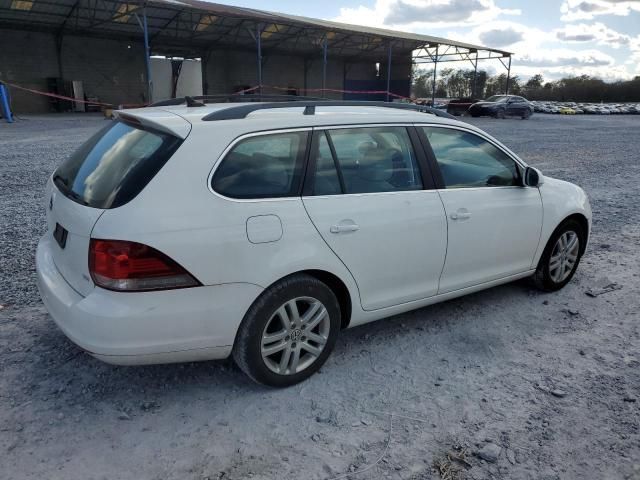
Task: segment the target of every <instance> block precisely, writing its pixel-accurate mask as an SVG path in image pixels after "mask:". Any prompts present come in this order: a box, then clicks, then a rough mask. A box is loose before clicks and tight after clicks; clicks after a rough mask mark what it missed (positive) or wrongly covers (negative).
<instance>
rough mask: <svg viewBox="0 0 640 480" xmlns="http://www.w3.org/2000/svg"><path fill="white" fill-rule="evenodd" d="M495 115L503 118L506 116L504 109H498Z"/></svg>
mask: <svg viewBox="0 0 640 480" xmlns="http://www.w3.org/2000/svg"><path fill="white" fill-rule="evenodd" d="M495 117H496V118H500V119H503V118H504V109H500V110H497V111H496V114H495Z"/></svg>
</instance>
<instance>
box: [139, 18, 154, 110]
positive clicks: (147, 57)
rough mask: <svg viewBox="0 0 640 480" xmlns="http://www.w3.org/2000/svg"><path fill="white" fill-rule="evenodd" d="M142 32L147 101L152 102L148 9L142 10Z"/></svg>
mask: <svg viewBox="0 0 640 480" xmlns="http://www.w3.org/2000/svg"><path fill="white" fill-rule="evenodd" d="M142 33H143V34H144V61H145V66H146V68H147V101H148V102H151V101H152V99H151V95H152V94H153V83H152V81H151V60H150V57H151V51H150V48H149V28H148V27H147V9H146V8H145V9H143V10H142Z"/></svg>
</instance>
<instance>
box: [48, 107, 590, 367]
mask: <svg viewBox="0 0 640 480" xmlns="http://www.w3.org/2000/svg"><path fill="white" fill-rule="evenodd" d="M149 110H152V109H144V110H142V111H140V112H137V111H135V112H134V111H132V112H131V113H128V114H129V115H132V116H136V115H138V116H141V117H144V116H148V117H149V119H150V120H149V121H153V122H161V121H162V115H165V114H162V115H161V114H157V115H155V114H153V112H150V111H149ZM292 110H293V111H294V112H295V111H296V110H295V109H292ZM336 110H339V109H336ZM352 110H353V109H352ZM364 110H366V111H367V112H369V111H370V110H371V111H375V109H364ZM170 115H174V113H171V114H170ZM176 115H180V113H176ZM182 115H184V116H185V118H188V116H189V115H194V113H192V112H182ZM328 117H330V118H328ZM368 118H371V117H368V116H367V115H364V114H362V115H360V116H359V117H358V116H353V115H352V116H351V117H349V119H348V120H345V121H344V122H342V121H341V119H340V118H337V117H336V116H335V115H323V114H322V112H317V114H316V115H312V116H302V115H301V113H300V112H298V113H296V114H295V116H292V113H291V112H286V111H281V112H279V113H278V114H277V115H270V114H268V113H264V112H260V113H256V114H255V117H253V118H249V119H246V120H229V121H220V122H193V123H190V125H191V126H190V127H189V128H188V129H187V128H186V127H185V125H184V124H183V123H182V120H180V121H176V120H175V119H173V120H172V122H173V123H172V124H171V128H170V129H171V130H172V131H174V132H175V133H177V134H178V133H179V134H180V135H181V136H182V138H185V137H186V138H185V141H184V142H183V144H182V145H181V146H180V147H179V149H178V150H177V151H176V153H175V154H174V155H173V157H172V158H171V159H170V160H169V161H168V162H167V163H166V164H165V165H164V167H163V168H162V169H161V170H160V171H159V172H158V173H157V174H156V175H155V177H154V178H153V180H152V181H151V182H150V183H149V184H148V185H147V186H146V187H145V188H144V189H143V190H142V191H141V192H140V193H139V194H138V195H137V196H136V197H135V198H134V199H133V200H131V201H130V202H128V203H126V204H125V205H123V206H121V207H118V208H113V209H107V210H104V211H103V210H95V209H93V210H94V211H89V210H91V209H88V207H86V208H85V207H81V206H80V205H78V206H77V207H78V209H79V210H83V211H82V212H80V211H78V215H79V216H82V215H84V213H83V212H84V210H87V212H88V213H87V215H85V216H86V217H87V219H88V221H89V223H91V225H92V231H87V232H84V235H85V236H87V238H88V236H89V235H90V236H91V238H101V239H113V240H127V241H133V242H139V243H142V244H145V245H148V246H150V247H153V248H155V249H157V250H159V251H161V252H163V253H165V254H167V255H168V256H169V257H171V258H172V259H173V260H175V261H176V262H177V263H178V264H180V265H181V266H182V267H184V268H185V269H186V270H187V271H188V272H190V273H191V274H192V275H193V276H194V277H195V278H197V279H198V280H199V281H200V282H201V283H202V284H203V286H202V287H197V288H187V289H181V290H175V291H162V292H144V293H140V292H138V293H121V292H120V293H119V292H110V291H106V290H103V289H100V288H97V287H92V286H91V285H88V286H87V288H85V289H83V290H82V291H81V292H80V293H78V292H77V291H75V290H74V289H73V288H71V287H70V286H69V285H68V283H67V282H65V280H64V279H63V278H62V276H60V275H59V272H58V270H57V269H56V267H55V263H54V259H53V257H52V252H53V251H54V247H55V245H53V243H52V238H51V231H50V230H51V228H53V226H52V225H49V229H50V230H49V232H47V234H46V235H45V237H43V240H42V241H41V245H40V247H39V249H38V256H37V261H38V272H39V286H40V288H41V291H42V296H43V299H44V300H45V304H46V306H47V309H48V310H49V311H50V312H51V313H52V316H53V317H54V318H55V319H56V321H57V323H58V324H59V325H60V327H61V328H62V329H63V331H64V332H65V333H66V334H67V335H68V336H69V337H70V338H71V339H72V340H74V341H76V343H78V344H79V345H81V346H83V347H84V348H86V349H87V350H89V351H91V352H92V353H93V354H94V355H96V356H98V357H99V358H101V359H104V360H106V361H110V362H112V363H157V362H164V361H172V360H175V361H183V360H201V359H207V358H222V357H225V356H227V355H228V354H229V353H230V351H231V346H232V345H233V342H234V339H235V334H236V331H237V329H238V326H239V325H240V322H241V321H242V319H243V316H244V315H245V313H246V312H247V310H248V309H249V307H250V305H251V304H252V303H253V302H254V301H255V300H256V298H258V296H259V295H260V294H261V293H262V292H263V291H264V290H265V289H266V288H268V287H269V286H270V285H272V284H274V283H275V282H277V281H278V280H280V279H282V278H284V277H286V276H288V275H291V274H293V273H297V272H300V271H305V270H321V271H325V272H328V273H330V274H332V275H334V276H336V277H337V278H339V279H340V280H341V281H342V282H343V283H344V285H345V286H346V288H347V290H348V292H349V296H350V299H351V305H352V311H351V312H349V313H350V324H349V325H350V326H355V325H359V324H363V323H367V322H370V321H374V320H378V319H380V318H384V317H387V316H390V315H394V314H399V313H402V312H406V311H408V310H412V309H415V308H420V307H423V306H426V305H429V304H432V303H436V302H439V301H444V300H447V299H450V298H454V297H457V296H461V295H464V294H467V293H471V292H474V291H478V290H481V289H483V288H487V287H490V286H494V285H498V284H501V283H506V282H509V281H512V280H515V279H517V278H522V277H524V276H527V275H530V274H531V273H533V271H534V269H535V265H536V264H537V261H538V259H539V258H540V255H541V253H542V250H543V248H544V245H545V243H546V241H547V239H548V238H549V236H550V235H551V233H552V232H553V230H554V229H555V228H556V227H557V225H558V223H559V222H561V221H562V220H563V219H564V218H566V217H567V216H569V215H571V214H574V213H580V214H583V215H585V216H586V217H587V219H588V220H589V221H590V218H591V212H590V208H589V204H588V200H587V198H586V195H585V194H584V192H583V191H582V190H581V189H580V188H579V187H576V186H573V185H571V184H568V183H566V182H561V181H557V180H553V179H547V181H546V183H545V184H544V185H542V186H541V187H540V189H539V191H538V189H535V188H527V187H521V188H509V189H507V188H505V189H485V190H494V194H491V192H489V196H491V198H490V199H489V200H488V201H487V199H486V196H485V198H484V199H482V201H481V199H479V198H478V196H479V193H474V192H473V191H471V190H468V191H466V192H463V193H459V192H458V191H453V190H451V191H446V190H441V191H439V190H435V189H432V190H423V191H407V192H394V193H374V194H360V195H344V196H335V197H304V196H294V197H291V198H273V199H255V200H238V199H231V198H227V197H224V196H222V195H220V194H218V193H216V192H215V191H214V190H213V189H212V188H211V176H212V174H213V172H214V171H215V168H216V166H217V165H218V164H219V160H220V159H222V158H224V156H225V152H227V151H228V149H229V148H230V146H231V145H232V144H233V143H234V140H236V139H238V138H239V137H241V136H244V135H246V134H249V133H255V132H269V131H270V132H273V131H274V130H275V129H281V128H290V127H291V125H295V124H296V123H297V124H298V125H299V124H300V123H303V121H304V124H305V126H304V127H302V128H300V127H298V128H296V129H297V130H300V129H301V130H308V131H312V130H313V128H314V127H318V126H332V125H336V122H339V124H344V125H355V124H362V123H363V120H365V119H368ZM376 118H379V119H381V118H382V117H376ZM382 119H383V121H378V122H373V121H372V122H371V123H372V124H373V123H375V124H394V123H397V124H403V125H407V122H408V123H409V124H416V125H418V123H419V124H420V125H422V124H423V123H424V124H431V123H438V124H443V123H446V124H447V125H451V126H453V127H455V128H462V129H467V130H469V131H472V132H475V133H478V134H480V135H482V136H484V137H485V138H488V139H491V141H492V142H493V143H495V144H496V145H499V146H500V148H502V149H504V150H505V151H507V152H508V153H509V154H510V155H512V156H514V157H515V155H514V154H513V153H512V152H510V151H509V150H508V149H506V147H504V146H502V145H501V144H500V143H499V142H497V141H495V140H494V139H492V138H491V137H489V136H488V135H486V134H484V133H483V132H481V131H480V130H478V129H476V128H475V127H472V126H468V125H466V124H462V123H459V122H455V121H449V120H447V121H444V120H440V119H437V120H433V122H432V120H431V119H430V118H426V117H425V116H424V114H413V113H404V112H402V113H397V112H393V113H391V114H389V115H385V117H384V118H382ZM425 120H428V121H425ZM515 158H517V157H515ZM518 162H520V164H521V165H523V162H521V161H520V160H518ZM423 174H425V172H424V171H423ZM436 176H437V175H434V176H433V177H434V178H435V177H436ZM516 191H517V192H519V193H521V194H522V195H518V194H517V193H516ZM500 192H502V193H500ZM516 197H517V198H516ZM540 197H541V198H542V200H541V203H540ZM536 199H537V200H536ZM65 200H66V199H65ZM67 201H70V200H67ZM365 201H366V202H367V205H365V206H363V203H361V202H365ZM461 201H463V203H465V204H467V203H469V204H472V205H474V208H477V213H478V215H476V216H475V217H474V220H475V219H476V218H477V221H478V223H477V225H476V226H477V227H478V230H477V231H476V229H475V228H467V227H470V226H471V225H472V223H467V224H466V225H463V224H460V225H459V226H458V225H452V224H451V222H449V227H448V226H447V222H448V220H447V218H446V214H448V213H449V210H452V209H453V210H457V209H458V208H460V207H459V205H460V202H461ZM443 202H444V206H443ZM487 202H488V206H487V205H486V204H487ZM536 202H538V205H540V204H541V205H542V206H541V207H539V208H538V209H537V210H536V209H535V208H534V206H535V204H536ZM480 203H485V205H480ZM72 207H74V208H75V206H72ZM467 208H468V207H467ZM505 209H506V210H508V212H506V210H505ZM542 209H544V212H543V213H542ZM70 211H71V210H70ZM356 213H357V214H358V219H357V221H358V224H359V225H360V227H361V229H360V231H359V232H357V235H356V234H353V235H352V234H348V235H345V236H344V237H341V239H340V243H341V245H338V244H337V243H336V241H335V240H333V239H332V238H333V237H332V236H331V234H330V233H327V230H328V229H329V231H330V228H331V226H332V225H333V222H339V221H340V220H342V219H348V218H351V217H353V216H355V215H356ZM421 213H424V214H425V215H421ZM473 213H476V211H475V210H474V212H473ZM507 213H508V217H509V220H508V223H510V225H509V226H508V227H504V223H505V222H503V221H502V220H501V218H502V217H499V215H507ZM518 214H520V217H518ZM310 217H311V218H310ZM334 217H335V218H334ZM312 219H313V220H312ZM353 220H356V219H355V218H353ZM501 222H502V223H501ZM527 222H530V223H527ZM67 223H69V224H70V225H71V224H72V220H69V221H68V222H67ZM93 223H95V225H93ZM447 229H448V240H447ZM71 230H73V228H71ZM360 234H362V235H360ZM507 235H511V236H510V237H507ZM479 236H480V237H481V238H480V239H479ZM336 238H337V237H336ZM447 242H448V244H449V248H448V250H449V251H448V252H447V255H451V257H450V258H451V261H450V263H449V265H448V266H447V265H446V264H444V272H445V275H443V280H444V283H443V281H440V280H439V277H440V273H441V272H442V271H443V263H444V261H445V260H444V254H445V251H446V250H447ZM474 242H481V244H480V245H475V247H474ZM536 246H537V251H536ZM471 247H474V248H471ZM492 248H493V249H494V250H498V249H500V252H494V251H493V250H492ZM83 250H84V249H83ZM531 251H536V253H535V255H532V254H531V253H530V252H531ZM345 252H346V253H345ZM87 254H88V252H85V253H83V254H82V255H80V253H78V262H79V264H82V266H83V267H82V268H81V270H82V272H83V273H84V274H86V273H87V272H86V271H85V269H84V266H85V265H86V261H87V256H86V255H87ZM354 258H355V261H354V260H353V259H354ZM505 259H507V260H508V262H507V265H501V267H500V269H494V270H493V271H490V270H491V269H490V266H491V265H490V263H491V262H500V261H501V260H505ZM478 261H480V263H482V264H481V265H480V264H479V263H478ZM469 265H472V266H475V267H474V268H476V267H477V268H476V271H475V272H473V274H470V273H469V272H468V271H466V270H465V266H469ZM422 272H425V275H421V273H422ZM433 272H437V274H438V275H437V276H433V275H432V273H433ZM472 277H473V278H472ZM360 279H363V280H364V281H361V280H360ZM385 287H386V288H385ZM443 287H444V288H443ZM361 294H362V295H361ZM369 294H370V296H369ZM363 305H364V306H365V308H363Z"/></svg>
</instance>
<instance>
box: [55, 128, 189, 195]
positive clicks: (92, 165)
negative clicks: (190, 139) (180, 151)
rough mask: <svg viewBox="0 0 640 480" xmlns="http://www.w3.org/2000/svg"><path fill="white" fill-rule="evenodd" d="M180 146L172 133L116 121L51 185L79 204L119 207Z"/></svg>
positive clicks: (73, 157) (65, 165)
mask: <svg viewBox="0 0 640 480" xmlns="http://www.w3.org/2000/svg"><path fill="white" fill-rule="evenodd" d="M181 143H182V140H180V139H179V138H177V137H174V136H173V135H169V134H167V133H164V132H159V131H155V130H149V129H146V128H143V127H141V126H137V125H132V124H129V123H125V122H123V121H116V122H113V123H111V124H109V125H108V126H107V127H105V128H104V129H102V130H101V131H99V132H98V133H97V134H95V135H94V136H93V137H91V138H90V139H89V140H88V141H87V142H86V143H85V144H84V145H82V146H81V147H80V148H79V149H78V150H76V152H75V153H74V154H73V155H71V157H69V159H68V160H67V161H66V162H64V163H63V164H62V165H61V166H60V167H59V168H58V169H57V170H56V172H55V173H54V175H53V181H54V183H55V184H56V186H57V187H58V189H60V191H61V192H62V193H63V194H64V195H66V196H67V197H69V198H71V199H72V200H74V201H76V202H78V203H81V204H83V205H87V206H89V207H94V208H117V207H120V206H122V205H124V204H125V203H127V202H129V201H131V200H132V199H133V198H135V197H136V195H138V194H139V193H140V192H141V191H142V189H143V188H144V187H146V186H147V184H148V183H149V182H150V181H151V179H152V178H153V177H154V176H155V175H156V173H158V171H159V170H160V169H161V168H162V167H163V166H164V164H165V163H166V162H167V160H168V159H169V158H170V157H171V155H173V153H174V152H175V151H176V149H177V148H178V147H179V146H180V144H181Z"/></svg>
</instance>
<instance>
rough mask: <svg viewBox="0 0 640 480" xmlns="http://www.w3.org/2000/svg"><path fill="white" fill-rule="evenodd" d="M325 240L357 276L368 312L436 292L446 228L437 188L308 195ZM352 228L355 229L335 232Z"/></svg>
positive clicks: (307, 204) (309, 206)
mask: <svg viewBox="0 0 640 480" xmlns="http://www.w3.org/2000/svg"><path fill="white" fill-rule="evenodd" d="M304 204H305V207H306V209H307V212H309V216H310V218H311V219H312V220H313V222H314V224H315V226H316V228H317V229H318V232H319V233H320V235H321V236H322V238H323V239H324V240H325V241H326V242H327V245H329V247H331V250H332V251H333V252H334V253H335V254H336V255H337V256H338V257H339V258H340V259H341V260H342V261H343V262H344V263H345V265H346V266H347V267H348V268H349V270H350V271H351V273H352V274H353V276H354V278H355V280H356V282H357V283H358V287H359V290H360V293H361V298H362V306H363V308H364V309H365V310H376V309H379V308H384V307H390V306H393V305H398V304H401V303H406V302H410V301H413V300H419V299H422V298H427V297H430V296H432V295H435V294H436V293H437V292H438V279H439V278H440V273H441V272H442V266H443V263H444V258H445V253H446V249H447V224H446V220H445V215H444V209H443V207H442V202H441V201H440V197H439V195H438V192H436V191H435V190H430V191H424V190H418V191H408V192H384V193H369V194H354V195H334V196H324V197H305V198H304ZM347 223H350V224H353V225H354V226H356V227H357V228H358V230H357V231H352V232H345V233H337V232H336V233H333V232H332V228H333V227H335V226H339V225H341V224H347Z"/></svg>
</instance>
